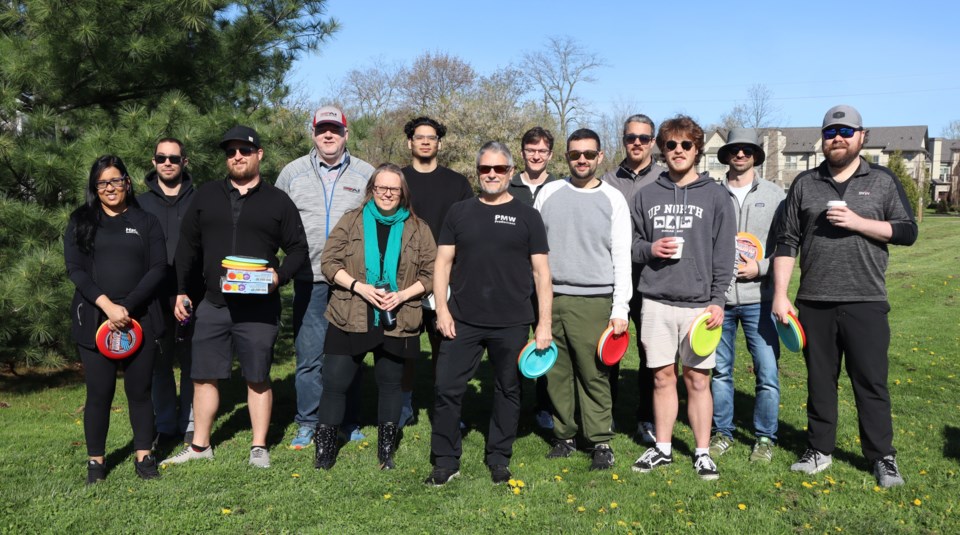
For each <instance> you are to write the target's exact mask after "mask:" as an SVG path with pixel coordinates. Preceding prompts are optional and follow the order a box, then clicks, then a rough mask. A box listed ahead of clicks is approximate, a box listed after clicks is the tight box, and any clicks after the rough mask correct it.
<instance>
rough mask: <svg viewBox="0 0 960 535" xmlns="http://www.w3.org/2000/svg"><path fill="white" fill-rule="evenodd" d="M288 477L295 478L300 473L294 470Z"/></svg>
mask: <svg viewBox="0 0 960 535" xmlns="http://www.w3.org/2000/svg"><path fill="white" fill-rule="evenodd" d="M290 477H293V478H297V477H300V474H298V473H296V472H294V473H292V474H290Z"/></svg>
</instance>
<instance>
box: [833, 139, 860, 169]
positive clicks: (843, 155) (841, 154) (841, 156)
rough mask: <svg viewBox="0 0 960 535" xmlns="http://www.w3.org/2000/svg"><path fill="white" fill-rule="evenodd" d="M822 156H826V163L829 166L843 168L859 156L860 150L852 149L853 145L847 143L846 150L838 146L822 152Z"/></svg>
mask: <svg viewBox="0 0 960 535" xmlns="http://www.w3.org/2000/svg"><path fill="white" fill-rule="evenodd" d="M824 157H826V159H827V164H828V165H829V166H830V167H832V168H834V169H843V168H845V167H846V166H848V165H850V164H851V163H853V161H854V160H856V159H857V158H859V157H860V150H859V149H858V150H854V148H853V146H850V145H847V147H846V151H842V150H839V148H837V149H831V150H830V151H828V152H827V153H826V154H824Z"/></svg>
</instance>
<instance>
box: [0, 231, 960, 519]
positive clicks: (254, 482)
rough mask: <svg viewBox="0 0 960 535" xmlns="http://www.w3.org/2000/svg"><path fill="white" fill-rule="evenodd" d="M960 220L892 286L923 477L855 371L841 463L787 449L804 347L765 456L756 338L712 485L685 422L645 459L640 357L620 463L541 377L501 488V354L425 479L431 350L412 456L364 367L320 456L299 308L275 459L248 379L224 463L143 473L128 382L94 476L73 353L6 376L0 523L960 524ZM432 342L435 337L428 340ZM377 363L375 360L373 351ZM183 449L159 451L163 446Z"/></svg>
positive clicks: (894, 351)
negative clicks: (884, 430) (655, 459)
mask: <svg viewBox="0 0 960 535" xmlns="http://www.w3.org/2000/svg"><path fill="white" fill-rule="evenodd" d="M958 251H960V218H956V217H949V218H947V217H943V218H937V217H931V216H929V215H928V217H927V218H926V220H925V221H924V223H923V224H922V226H921V230H920V239H919V240H918V242H917V244H916V245H915V246H913V247H911V248H893V250H892V254H891V261H890V268H889V270H888V274H887V275H888V279H887V282H888V288H889V292H890V301H891V304H892V307H893V310H892V312H891V315H890V322H891V326H892V330H893V341H892V344H891V348H890V390H891V394H892V398H893V410H894V427H895V432H896V436H895V439H894V443H895V445H896V447H897V448H898V450H899V456H898V460H899V464H900V468H901V470H902V472H903V475H904V477H905V478H906V485H905V486H903V487H900V488H896V489H891V490H883V489H879V488H878V487H876V483H875V480H874V478H873V477H872V475H871V474H870V467H869V466H868V465H867V463H866V461H865V460H864V459H863V457H862V456H861V453H860V447H859V441H858V436H857V434H858V433H857V423H856V412H855V407H854V403H853V397H852V394H851V391H850V386H849V381H848V380H847V379H846V377H845V376H843V377H842V379H841V385H840V426H839V430H838V444H837V451H836V452H835V456H834V464H833V466H832V467H831V468H830V469H829V470H827V471H825V472H822V473H820V474H817V475H815V476H807V475H803V474H795V473H791V472H790V471H789V465H790V464H791V463H792V462H793V461H794V460H795V459H796V456H797V455H798V454H799V453H801V452H802V451H803V449H804V446H805V439H804V428H805V425H806V415H805V407H804V403H805V400H806V388H805V380H806V372H805V369H804V366H803V360H802V357H801V356H800V355H799V354H795V353H789V352H786V351H785V352H784V353H783V355H782V358H781V367H782V371H781V390H782V405H781V412H780V432H779V434H780V437H781V438H780V443H779V444H778V447H777V449H776V453H775V456H774V460H773V463H772V464H770V465H755V464H750V463H749V462H748V460H747V456H748V455H749V452H750V444H751V443H752V438H751V421H752V420H751V418H752V401H753V377H752V375H751V372H750V368H749V364H750V359H749V356H748V355H747V354H746V353H745V351H744V350H743V348H742V340H741V348H740V353H738V355H740V356H741V358H740V359H739V360H738V363H737V366H736V383H737V397H736V403H737V414H736V423H737V425H738V434H737V437H736V438H737V445H736V446H735V447H734V449H733V450H732V451H731V452H729V453H727V454H726V455H725V456H723V457H722V458H721V459H720V460H719V468H720V480H719V481H715V482H703V481H700V480H699V479H697V477H696V475H695V474H694V471H693V469H692V467H691V462H690V460H689V453H690V452H692V449H693V436H692V434H691V432H690V429H689V427H687V426H686V425H685V424H684V423H683V420H684V419H685V416H684V413H685V406H683V405H681V421H680V422H678V425H677V431H676V436H675V439H674V448H675V450H674V451H675V452H676V455H675V462H674V465H673V466H672V467H670V468H669V469H666V470H662V471H660V472H654V473H651V474H637V473H634V472H632V471H631V470H630V464H631V463H632V462H633V461H634V460H635V459H636V457H637V456H639V454H640V453H641V452H642V451H643V447H642V446H640V445H638V444H636V443H634V441H633V439H632V430H633V429H634V428H635V426H636V421H635V419H634V417H633V408H634V405H635V399H636V397H635V396H636V395H635V387H634V386H633V385H634V384H635V381H636V367H637V361H636V355H635V354H634V355H632V359H631V358H630V356H628V357H627V358H626V359H625V361H624V362H625V366H624V368H623V370H622V372H621V381H622V385H623V386H622V387H621V399H620V400H619V403H618V406H617V408H616V420H617V422H618V424H619V425H620V428H621V429H622V430H623V431H624V432H623V433H620V434H618V435H617V437H616V439H615V440H614V442H613V444H612V445H613V448H614V451H615V452H616V456H617V464H616V468H615V469H614V470H612V471H607V472H600V473H597V472H589V471H588V470H587V467H588V466H589V462H590V461H589V458H588V457H587V455H585V454H582V453H580V454H577V455H576V456H574V457H572V458H570V459H566V460H561V461H548V460H547V459H545V458H544V454H545V453H546V451H547V449H548V443H547V441H546V439H545V437H544V436H542V435H539V434H538V433H537V432H536V431H535V430H534V429H535V428H534V426H533V422H532V420H533V418H532V410H531V406H532V402H533V388H532V387H533V384H532V381H526V384H525V385H524V409H523V410H524V412H523V414H522V419H521V427H520V436H519V438H518V440H517V442H516V444H515V451H514V457H513V464H512V466H511V468H512V470H513V472H514V476H515V478H516V479H517V480H518V481H517V487H515V489H516V490H514V489H513V488H511V487H506V486H500V487H494V486H493V485H492V484H491V483H490V480H489V474H488V472H487V470H486V467H485V466H484V465H483V442H484V433H485V430H486V420H487V418H488V417H489V412H488V407H489V400H490V396H491V388H490V382H489V381H488V380H487V379H486V378H487V377H488V374H489V369H487V368H486V367H484V368H482V370H481V371H482V373H481V377H480V379H479V380H475V381H474V382H473V383H472V386H473V388H472V389H471V390H470V391H469V392H468V395H467V399H466V401H465V414H464V419H465V420H466V422H467V423H468V425H469V431H468V432H467V434H466V437H465V439H464V456H463V466H462V469H461V472H462V474H463V475H462V477H461V478H459V479H456V480H454V481H453V482H452V483H451V484H449V485H447V486H446V487H445V488H440V489H435V488H430V487H426V486H425V485H423V484H422V480H423V478H424V477H426V476H427V474H428V473H429V471H430V462H429V442H430V424H429V421H428V418H427V407H426V405H427V404H428V403H429V402H430V399H431V398H432V393H431V388H430V385H429V383H428V380H429V379H428V375H429V373H428V371H429V370H428V368H429V364H428V361H426V360H423V361H421V362H423V365H422V369H421V371H422V372H423V373H422V374H421V379H422V380H421V382H420V384H419V386H418V388H419V391H418V392H417V395H416V396H417V399H416V402H417V404H418V405H420V412H419V421H418V423H417V424H416V425H415V426H413V427H409V428H408V429H407V431H406V435H405V437H404V439H403V442H402V444H401V445H400V448H399V451H398V454H397V457H396V461H397V466H398V469H397V470H395V471H392V472H388V473H382V472H380V471H379V470H377V463H376V427H375V426H374V425H370V424H369V422H373V421H374V420H375V408H376V388H375V385H374V384H373V378H372V373H367V374H366V375H365V385H364V393H365V398H364V407H363V415H364V418H365V420H366V421H367V422H368V425H366V426H365V427H364V432H365V433H366V434H367V437H368V438H367V440H366V441H365V442H361V443H357V442H353V443H349V444H347V445H346V446H345V447H344V448H343V449H342V451H341V452H340V456H339V461H338V463H337V465H336V467H334V469H333V470H331V471H329V472H320V471H317V470H314V468H313V464H312V456H313V450H312V448H311V449H309V450H304V451H293V450H289V449H287V447H286V446H287V444H288V443H289V441H290V439H291V438H292V436H293V434H294V433H295V431H296V426H295V424H294V423H293V415H294V403H295V401H294V391H293V361H294V359H293V353H292V344H291V341H290V334H289V320H287V326H288V327H287V329H286V332H285V335H284V336H283V337H282V338H283V339H282V341H281V342H280V343H279V344H278V351H277V363H276V365H275V366H274V369H273V378H274V380H275V407H274V418H273V425H272V426H271V434H270V447H271V450H272V464H273V466H272V468H270V469H268V470H258V469H254V468H251V467H249V466H247V455H248V451H249V442H250V432H249V419H248V417H247V412H246V404H245V398H244V394H243V388H242V384H241V382H240V379H239V376H235V377H234V380H233V381H231V382H230V383H229V384H225V385H224V388H223V400H222V406H221V412H220V416H219V419H218V420H217V423H216V425H215V428H214V436H213V443H214V446H215V448H216V459H215V460H214V461H212V462H200V461H198V462H194V463H189V464H187V465H183V466H177V467H172V468H170V469H167V470H164V471H163V473H162V474H163V475H162V478H161V479H160V480H159V481H150V482H142V481H140V480H138V479H137V478H136V476H135V475H134V471H133V464H132V451H131V448H132V444H131V439H132V434H131V431H130V426H129V420H128V414H127V410H126V401H125V400H124V399H123V394H122V393H121V392H122V386H120V385H118V395H117V398H116V399H115V401H114V414H113V417H112V422H111V431H110V435H109V437H108V441H107V449H108V456H107V462H108V464H109V465H110V466H111V467H112V470H111V472H110V474H109V476H108V479H107V481H105V482H103V483H100V484H97V485H95V486H93V487H87V486H85V485H84V478H85V476H86V470H85V466H84V463H85V459H86V455H85V452H86V450H85V446H84V438H83V426H82V407H83V403H84V387H83V383H82V377H81V376H80V375H79V374H78V373H77V370H76V369H71V370H64V371H59V372H50V373H41V372H32V373H29V374H26V375H24V376H21V377H14V376H9V375H6V376H2V377H0V406H2V408H0V429H2V432H0V489H2V492H0V531H2V532H4V533H7V532H9V533H32V532H58V533H88V532H98V533H121V532H137V533H187V532H223V533H259V532H267V533H275V532H308V533H336V534H346V533H374V532H384V533H458V534H462V533H494V532H501V533H585V532H613V533H672V532H685V533H697V534H708V533H709V534H713V533H790V532H795V533H831V534H833V533H844V532H846V533H957V532H960V516H958V513H960V492H958V491H960V480H958V473H960V419H958V418H957V416H956V414H957V412H958V409H960V398H958V393H957V384H958V378H957V376H958V375H960V365H958V364H957V362H956V358H957V355H958V354H960V262H958V257H960V252H958ZM424 347H426V344H425V345H424ZM369 360H370V359H368V361H369ZM170 452H171V450H170V449H166V450H164V451H161V452H159V454H158V455H159V457H160V458H163V457H165V456H166V455H167V454H169V453H170Z"/></svg>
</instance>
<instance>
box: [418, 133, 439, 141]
mask: <svg viewBox="0 0 960 535" xmlns="http://www.w3.org/2000/svg"><path fill="white" fill-rule="evenodd" d="M438 139H440V138H439V137H438V136H430V135H427V134H416V135H415V136H413V140H414V141H436V140H438Z"/></svg>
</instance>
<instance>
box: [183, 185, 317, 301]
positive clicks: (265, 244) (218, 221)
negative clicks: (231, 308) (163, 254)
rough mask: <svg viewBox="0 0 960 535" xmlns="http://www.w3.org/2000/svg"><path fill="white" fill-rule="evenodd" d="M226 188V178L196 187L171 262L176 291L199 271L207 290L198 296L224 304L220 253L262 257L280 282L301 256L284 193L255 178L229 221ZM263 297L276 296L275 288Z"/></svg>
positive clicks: (292, 209)
mask: <svg viewBox="0 0 960 535" xmlns="http://www.w3.org/2000/svg"><path fill="white" fill-rule="evenodd" d="M231 189H233V187H232V186H230V185H229V179H224V180H218V181H216V182H208V183H206V184H204V185H202V186H200V188H199V189H197V193H196V196H195V197H194V199H193V203H192V204H191V206H190V208H189V209H188V210H187V214H186V215H185V216H184V218H183V225H182V226H181V229H180V243H179V244H178V245H177V255H176V263H175V265H176V267H177V288H178V293H181V294H182V293H186V291H187V290H189V288H190V286H189V282H190V280H191V279H192V278H193V277H195V276H196V274H197V273H199V272H201V271H202V273H203V278H204V280H205V282H206V289H207V292H206V294H205V296H204V298H205V299H209V300H210V302H211V303H214V304H217V305H221V306H222V305H225V304H227V300H226V299H225V298H224V295H223V293H222V292H221V291H220V277H221V276H223V275H224V274H225V270H224V269H223V267H221V265H220V263H221V261H222V260H223V259H224V257H226V256H230V255H242V256H252V257H256V258H262V259H264V260H267V262H268V263H269V265H270V267H272V268H274V269H275V270H276V271H277V275H278V277H279V279H280V285H283V284H286V283H287V282H288V281H289V280H290V279H291V278H292V277H293V276H294V274H295V273H296V272H297V270H298V269H300V266H301V264H303V262H305V261H306V260H307V237H306V234H304V230H303V223H302V222H301V220H300V212H299V211H298V210H297V207H296V205H294V204H293V201H291V200H290V197H288V196H287V194H286V193H284V192H283V191H281V190H279V189H277V188H276V187H274V186H273V185H271V184H269V183H268V182H266V181H264V180H262V179H261V181H260V183H259V184H258V185H257V186H256V187H254V188H252V189H251V190H249V191H248V192H247V194H246V196H245V200H244V202H243V208H242V209H241V210H240V213H239V215H238V216H237V219H236V222H234V214H233V208H232V206H231V203H230V190H231ZM279 249H283V251H284V252H285V253H286V257H285V258H284V259H283V264H280V261H279V260H278V259H277V251H278V250H279ZM201 263H202V266H201V265H200V264H201ZM241 297H242V301H238V302H244V303H249V304H256V303H258V302H260V301H259V300H258V299H257V298H258V297H260V296H252V295H245V296H241ZM264 297H265V298H267V299H271V300H272V299H279V295H278V294H277V292H272V293H271V294H270V295H268V296H264ZM277 303H279V301H277Z"/></svg>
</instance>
